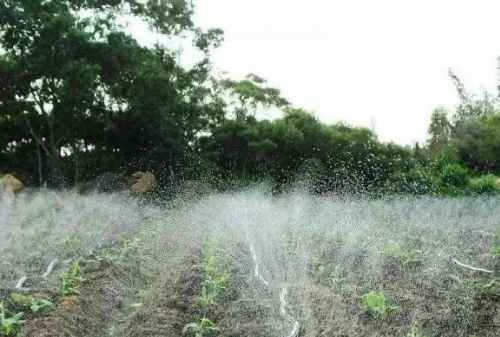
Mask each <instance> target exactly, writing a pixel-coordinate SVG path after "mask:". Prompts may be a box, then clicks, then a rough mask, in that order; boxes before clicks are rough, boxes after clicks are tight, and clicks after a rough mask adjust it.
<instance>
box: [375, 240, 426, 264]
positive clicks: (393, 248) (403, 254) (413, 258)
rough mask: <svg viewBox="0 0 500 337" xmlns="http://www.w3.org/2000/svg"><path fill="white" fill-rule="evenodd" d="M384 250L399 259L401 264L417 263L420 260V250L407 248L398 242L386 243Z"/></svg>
mask: <svg viewBox="0 0 500 337" xmlns="http://www.w3.org/2000/svg"><path fill="white" fill-rule="evenodd" d="M384 251H385V252H386V253H387V254H389V255H390V256H392V257H394V258H397V259H398V260H400V261H401V262H402V264H403V265H406V264H419V263H421V262H422V251H420V250H416V249H412V250H407V249H405V248H404V247H403V246H401V245H400V244H398V243H391V244H389V245H387V247H386V248H385V249H384Z"/></svg>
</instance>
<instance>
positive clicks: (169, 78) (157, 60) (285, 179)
mask: <svg viewBox="0 0 500 337" xmlns="http://www.w3.org/2000/svg"><path fill="white" fill-rule="evenodd" d="M194 10H195V8H194V5H193V3H192V2H191V1H190V0H147V1H140V0H65V1H63V0H53V1H47V0H5V1H2V2H0V172H3V173H7V172H10V173H14V174H15V175H16V176H18V177H19V178H20V179H21V180H22V181H23V182H25V183H26V184H28V185H32V186H41V185H43V184H44V183H45V182H47V183H48V184H49V186H51V187H69V186H73V185H75V184H79V183H80V182H83V181H87V180H90V179H93V178H95V177H96V176H97V175H99V174H101V173H104V172H120V173H125V174H130V173H132V172H134V171H137V170H141V171H152V172H154V173H155V175H156V176H157V178H158V180H159V183H160V185H162V186H163V187H169V186H172V185H175V184H179V183H180V182H182V181H185V180H203V181H205V182H206V183H207V184H209V185H210V186H211V187H214V188H219V189H226V188H229V187H231V186H241V184H247V183H248V182H251V181H269V182H271V183H272V185H273V186H275V187H276V190H282V189H284V188H287V187H288V186H292V185H293V184H295V183H298V182H300V183H301V184H302V186H304V187H305V188H307V189H309V190H310V191H313V192H316V193H325V192H336V193H342V192H346V191H349V192H359V193H368V194H374V195H380V194H387V193H405V194H406V193H411V194H441V195H442V194H444V195H463V194H473V193H495V192H496V191H497V189H498V187H497V185H496V180H497V175H499V174H500V109H499V105H498V94H491V93H487V92H485V93H484V95H483V96H481V97H477V96H475V95H472V94H470V93H469V92H468V91H467V90H466V88H465V87H464V85H463V84H462V82H461V81H460V79H459V77H458V76H457V75H456V74H454V73H452V72H450V79H451V80H452V81H453V82H454V84H455V86H456V89H457V91H458V94H459V97H460V104H459V105H458V106H457V107H456V109H455V110H454V111H446V110H445V109H443V108H439V107H438V108H436V110H435V111H434V113H433V114H432V118H431V121H430V122H429V129H428V132H429V139H428V141H427V142H426V143H425V144H415V145H414V146H412V147H408V146H400V145H398V144H394V143H383V142H380V141H379V140H378V139H377V135H376V134H375V133H374V132H373V131H372V130H370V129H367V128H361V127H354V126H350V125H345V124H342V123H337V124H333V125H327V124H325V123H322V122H321V121H319V120H318V119H317V118H316V117H315V116H314V115H313V114H312V113H310V112H308V111H307V110H305V109H302V108H300V107H294V106H292V105H291V104H290V103H289V102H288V100H287V99H286V98H284V97H282V95H281V93H280V90H279V89H276V88H273V87H270V86H268V85H267V83H266V81H265V79H263V78H261V77H260V76H257V75H254V74H250V75H248V76H247V77H246V78H243V79H231V78H225V77H223V76H219V75H216V74H215V73H214V72H213V71H212V65H211V51H213V49H214V48H217V47H218V46H220V44H221V43H222V41H223V32H222V31H221V30H220V29H217V28H214V29H210V30H206V31H204V30H201V29H200V28H198V27H196V25H195V24H194V23H193V21H192V15H193V13H194ZM124 16H127V17H133V18H135V19H140V20H144V21H145V22H147V23H148V24H149V25H150V28H151V30H152V31H154V32H157V33H160V34H164V35H165V36H168V37H170V38H172V39H183V40H185V41H190V42H191V44H192V45H193V47H194V48H196V49H197V51H198V53H197V54H198V55H199V59H198V61H197V62H195V64H194V65H193V66H192V67H189V68H186V67H183V66H181V64H180V61H179V59H180V51H179V50H177V49H172V48H171V47H169V46H166V45H159V44H158V45H156V46H155V47H153V48H149V47H145V46H142V45H141V44H139V43H138V41H136V40H135V39H134V38H132V37H131V35H130V34H129V32H128V31H127V29H126V27H124V26H123V25H122V24H121V22H122V21H121V20H120V18H123V17H124ZM265 109H278V110H280V111H281V112H282V114H281V117H280V118H277V119H274V120H267V119H259V118H257V117H258V115H259V112H260V111H263V110H265Z"/></svg>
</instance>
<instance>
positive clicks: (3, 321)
mask: <svg viewBox="0 0 500 337" xmlns="http://www.w3.org/2000/svg"><path fill="white" fill-rule="evenodd" d="M22 317H23V313H22V312H20V313H17V314H15V315H9V314H7V313H6V312H5V308H4V304H3V302H2V301H0V336H15V335H16V334H17V333H18V332H19V331H21V328H22V325H23V323H24V321H23V320H21V318H22Z"/></svg>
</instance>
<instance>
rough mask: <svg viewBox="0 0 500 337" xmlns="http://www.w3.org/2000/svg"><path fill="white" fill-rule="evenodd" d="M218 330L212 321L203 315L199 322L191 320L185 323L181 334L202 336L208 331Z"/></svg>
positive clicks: (195, 336)
mask: <svg viewBox="0 0 500 337" xmlns="http://www.w3.org/2000/svg"><path fill="white" fill-rule="evenodd" d="M217 330H219V329H218V328H217V327H216V326H215V324H214V323H212V321H210V320H209V319H208V318H206V317H203V318H202V319H201V320H200V322H193V323H189V324H187V325H186V326H185V327H184V328H183V329H182V333H183V334H186V333H187V334H190V335H192V336H194V337H203V336H205V335H206V334H207V333H208V332H211V331H217Z"/></svg>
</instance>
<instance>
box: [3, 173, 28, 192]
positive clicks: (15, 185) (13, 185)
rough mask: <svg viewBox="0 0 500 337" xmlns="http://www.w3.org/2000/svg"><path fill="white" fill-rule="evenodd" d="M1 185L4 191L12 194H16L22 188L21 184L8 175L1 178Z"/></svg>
mask: <svg viewBox="0 0 500 337" xmlns="http://www.w3.org/2000/svg"><path fill="white" fill-rule="evenodd" d="M2 185H3V188H4V189H5V190H10V191H12V192H17V191H19V190H20V189H22V188H23V187H24V185H23V183H22V182H20V181H19V180H18V179H17V178H16V177H14V176H13V175H12V174H10V173H8V174H6V175H4V176H3V177H2Z"/></svg>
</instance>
